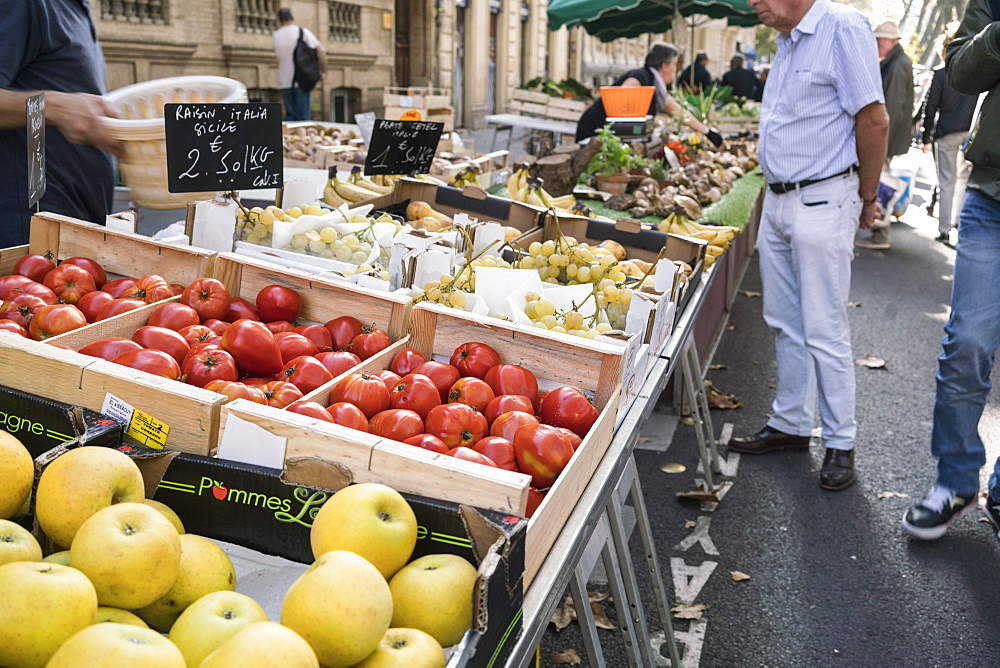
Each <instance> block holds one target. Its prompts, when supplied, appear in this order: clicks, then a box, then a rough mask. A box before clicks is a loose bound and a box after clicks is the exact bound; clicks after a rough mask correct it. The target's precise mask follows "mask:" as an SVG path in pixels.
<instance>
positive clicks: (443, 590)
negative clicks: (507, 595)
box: [389, 554, 476, 647]
mask: <svg viewBox="0 0 1000 668" xmlns="http://www.w3.org/2000/svg"><path fill="white" fill-rule="evenodd" d="M475 584H476V567H475V566H473V565H472V564H470V563H469V562H468V561H466V560H465V559H463V558H462V557H459V556H457V555H454V554H428V555H427V556H425V557H420V558H419V559H414V560H413V561H412V562H410V563H408V564H407V565H406V566H404V567H403V568H401V569H400V571H399V572H398V573H396V575H395V576H393V578H392V580H391V581H390V582H389V589H390V590H391V591H392V625H393V627H405V628H413V629H420V630H421V631H426V632H427V633H429V634H431V635H432V636H434V638H435V639H436V640H437V641H438V642H439V643H441V646H442V647H449V646H451V645H454V644H455V643H457V642H458V641H459V640H461V639H462V635H463V634H464V633H465V631H466V629H468V628H469V627H470V626H472V590H473V588H474V587H475Z"/></svg>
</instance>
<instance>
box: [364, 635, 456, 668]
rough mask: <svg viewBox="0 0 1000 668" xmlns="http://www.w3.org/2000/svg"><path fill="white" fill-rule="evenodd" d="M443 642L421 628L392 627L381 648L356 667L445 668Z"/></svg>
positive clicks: (380, 644) (445, 659) (446, 660)
mask: <svg viewBox="0 0 1000 668" xmlns="http://www.w3.org/2000/svg"><path fill="white" fill-rule="evenodd" d="M447 663H448V657H447V656H445V653H444V649H442V648H441V644H440V643H439V642H438V641H437V640H435V639H434V636H432V635H430V634H429V633H424V632H423V631H421V630H420V629H389V630H388V631H386V632H385V635H384V636H382V640H381V641H380V642H379V644H378V648H376V650H375V651H374V652H372V653H371V654H369V655H368V658H366V659H365V660H364V661H362V662H361V663H358V664H357V665H355V666H354V668H399V667H401V666H405V668H444V667H445V665H446V664H447Z"/></svg>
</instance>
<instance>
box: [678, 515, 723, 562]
mask: <svg viewBox="0 0 1000 668" xmlns="http://www.w3.org/2000/svg"><path fill="white" fill-rule="evenodd" d="M711 525H712V517H711V515H699V516H698V522H697V523H696V524H695V526H694V529H693V530H692V531H691V533H690V534H688V536H687V538H685V539H684V540H682V541H681V542H679V543H677V545H674V549H675V550H680V551H681V552H687V551H688V550H690V549H691V547H692V546H693V545H694V544H695V543H698V544H700V545H701V549H702V550H704V551H705V554H712V555H717V554H719V550H718V549H717V548H716V547H715V543H714V542H712V538H711V536H709V535H708V528H709V527H710V526H711Z"/></svg>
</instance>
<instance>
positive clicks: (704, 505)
mask: <svg viewBox="0 0 1000 668" xmlns="http://www.w3.org/2000/svg"><path fill="white" fill-rule="evenodd" d="M694 486H695V489H698V488H701V489H707V488H708V486H707V485H706V484H705V479H704V478H695V479H694ZM732 487H733V482H732V481H731V480H727V481H725V482H724V483H721V484H720V485H719V489H718V490H717V491H716V492H715V497H716V498H717V499H719V501H722V499H723V497H725V496H726V494H728V493H729V490H730V489H732ZM718 507H719V504H718V503H716V502H715V501H702V502H701V509H702V510H704V511H705V512H708V513H710V512H712V511H714V510H715V509H716V508H718Z"/></svg>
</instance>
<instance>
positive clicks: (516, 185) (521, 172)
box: [507, 163, 530, 201]
mask: <svg viewBox="0 0 1000 668" xmlns="http://www.w3.org/2000/svg"><path fill="white" fill-rule="evenodd" d="M529 176H530V174H529V173H528V165H527V164H526V163H521V165H520V166H519V167H518V168H517V169H516V170H514V171H513V172H512V173H511V175H510V176H508V177H507V192H508V193H514V192H518V191H520V190H522V189H524V188H526V187H527V185H528V177H529ZM522 201H523V200H522Z"/></svg>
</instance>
